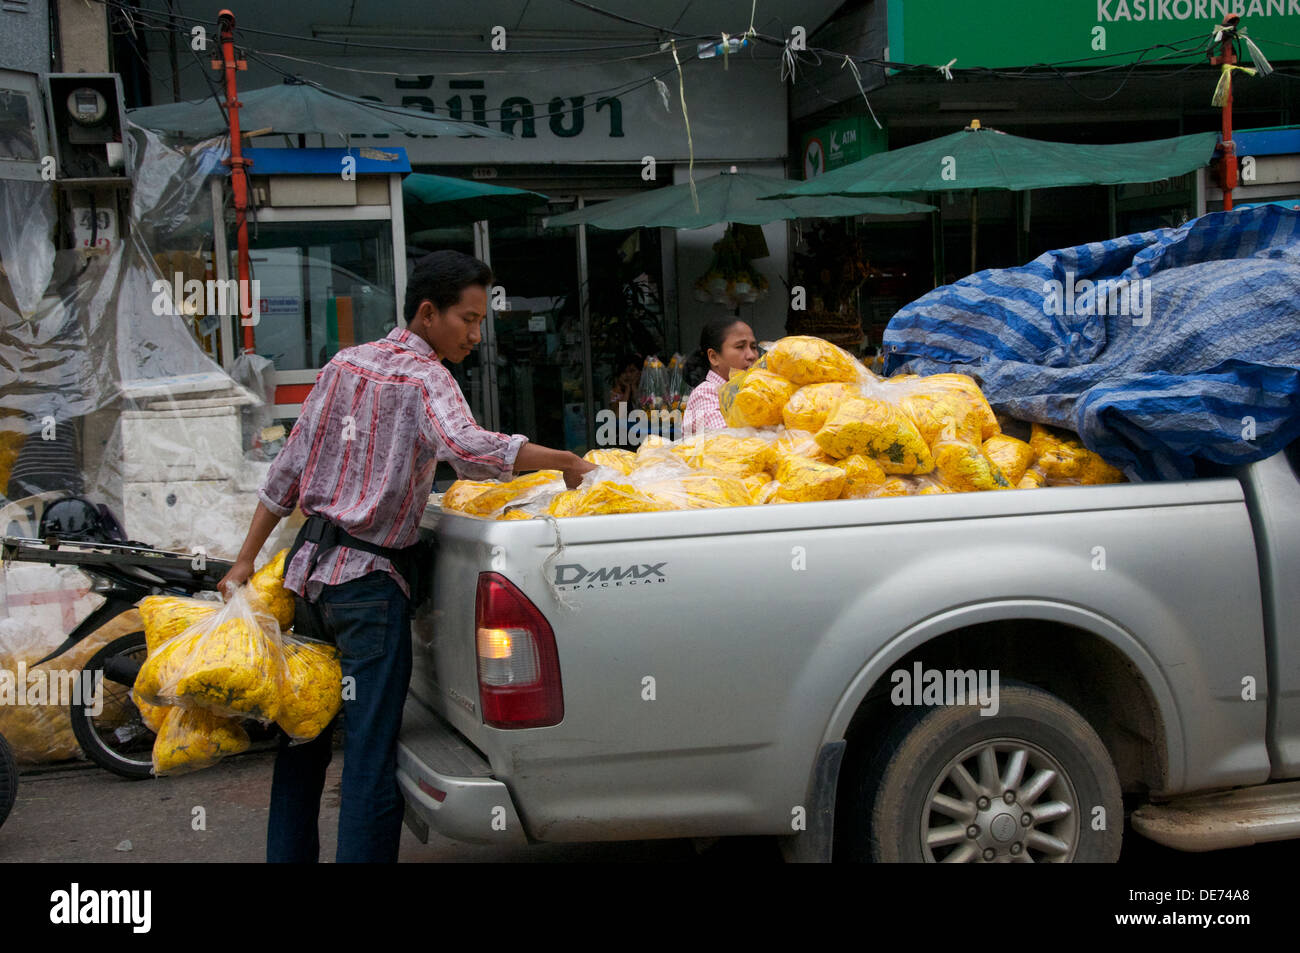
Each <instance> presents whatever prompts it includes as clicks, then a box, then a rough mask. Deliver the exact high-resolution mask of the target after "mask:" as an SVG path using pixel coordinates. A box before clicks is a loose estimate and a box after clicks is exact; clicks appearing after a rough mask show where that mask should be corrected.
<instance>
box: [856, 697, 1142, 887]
mask: <svg viewBox="0 0 1300 953" xmlns="http://www.w3.org/2000/svg"><path fill="white" fill-rule="evenodd" d="M998 702H999V704H998V709H997V714H995V715H981V713H980V711H981V710H980V709H979V708H978V707H974V706H969V705H961V706H955V705H954V706H946V707H924V708H916V709H912V710H910V711H909V712H908V713H907V714H905V715H903V716H902V717H901V718H899V720H898V721H897V722H896V723H895V724H894V725H893V727H892V728H891V730H890V731H888V732H887V734H886V737H885V738H884V740H883V742H882V744H881V745H880V747H879V748H878V749H877V751H876V753H875V755H874V756H873V757H872V758H871V759H870V762H869V764H867V766H866V769H865V770H864V771H862V773H861V774H860V776H859V778H858V780H857V782H856V786H857V803H856V804H854V805H853V806H852V808H851V809H856V810H857V811H858V812H860V813H859V815H858V818H857V820H858V821H859V823H857V824H855V825H853V830H852V833H851V834H850V837H849V843H848V844H847V845H846V846H848V847H849V850H850V853H851V854H852V855H853V856H854V859H857V860H870V861H874V862H885V863H888V862H904V863H1090V862H1091V863H1111V862H1114V861H1115V860H1116V859H1118V857H1119V851H1120V843H1121V840H1122V838H1123V828H1124V814H1123V805H1122V802H1121V800H1120V787H1119V779H1118V777H1117V776H1116V774H1115V766H1114V765H1113V764H1112V762H1111V759H1110V755H1109V753H1108V752H1107V751H1106V747H1105V745H1103V744H1102V742H1101V739H1100V738H1099V737H1098V736H1097V733H1096V732H1095V731H1094V730H1093V728H1092V726H1091V725H1089V724H1088V722H1087V721H1085V720H1084V719H1083V717H1082V716H1080V715H1079V713H1078V712H1077V711H1075V710H1074V709H1073V708H1071V707H1070V706H1069V705H1067V704H1065V702H1063V701H1061V700H1060V699H1059V698H1057V697H1056V696H1054V695H1051V694H1049V693H1048V692H1045V691H1043V690H1042V689H1039V688H1034V687H1032V686H1029V685H1023V684H1005V685H1003V686H1002V688H1001V691H1000V692H999V698H998ZM863 821H865V822H866V823H861V822H863Z"/></svg>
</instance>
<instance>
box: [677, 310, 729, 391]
mask: <svg viewBox="0 0 1300 953" xmlns="http://www.w3.org/2000/svg"><path fill="white" fill-rule="evenodd" d="M742 323H744V322H742V321H741V320H740V318H738V317H736V316H735V315H730V316H728V317H725V318H714V319H713V320H712V321H709V322H708V323H706V324H705V325H704V327H702V328H701V329H700V349H699V350H698V351H696V352H695V353H694V354H692V355H691V356H690V357H689V358H687V359H686V366H685V367H684V368H682V377H683V378H684V379H685V381H686V386H687V387H698V386H699V385H700V384H701V383H702V382H703V381H704V378H706V377H708V376H709V371H710V370H711V369H712V367H711V366H710V364H709V350H710V349H712V350H714V351H721V350H722V344H723V342H724V341H726V340H727V332H728V331H730V330H731V329H732V328H734V327H735V326H736V325H737V324H742Z"/></svg>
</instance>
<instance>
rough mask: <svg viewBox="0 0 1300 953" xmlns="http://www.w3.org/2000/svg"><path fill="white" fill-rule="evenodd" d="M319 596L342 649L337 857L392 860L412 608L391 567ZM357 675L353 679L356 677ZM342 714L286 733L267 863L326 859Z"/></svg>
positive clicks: (330, 635)
mask: <svg viewBox="0 0 1300 953" xmlns="http://www.w3.org/2000/svg"><path fill="white" fill-rule="evenodd" d="M316 605H317V606H318V607H319V608H320V610H321V616H322V617H323V621H324V623H325V629H326V631H325V632H323V633H321V636H322V637H323V638H325V639H328V640H332V641H333V642H334V643H335V644H336V645H337V646H338V647H339V650H340V653H341V655H342V658H341V663H342V667H343V717H344V738H343V797H342V804H341V805H340V807H339V842H338V853H337V854H336V855H335V860H336V861H337V862H338V863H348V862H361V863H394V862H396V860H397V846H398V842H399V841H400V839H401V836H402V814H403V810H404V802H403V800H402V793H401V790H400V789H399V788H398V786H397V733H398V730H399V729H400V728H401V725H402V706H403V705H404V704H405V702H406V690H407V687H408V686H409V684H410V681H411V610H410V602H409V600H408V599H407V597H406V595H405V594H404V593H403V592H402V590H401V588H400V587H399V586H398V585H397V583H396V582H394V581H393V578H392V577H391V576H389V575H388V573H386V572H372V573H370V574H368V575H366V576H363V577H362V578H360V579H354V580H352V581H351V582H345V583H343V584H341V585H338V586H326V587H325V588H324V589H322V590H321V594H320V599H319V600H318V601H317V603H316ZM349 679H351V680H352V681H351V683H349ZM336 722H337V719H335V722H331V723H330V725H329V726H328V727H327V728H326V729H325V730H324V731H322V732H321V733H320V735H319V736H317V737H316V738H315V739H314V740H313V741H309V742H306V743H305V744H299V745H290V744H289V741H288V738H287V736H281V739H280V750H279V752H278V753H277V755H276V759H275V773H274V776H273V778H272V781H271V812H270V817H269V818H268V821H267V830H266V859H267V861H268V862H270V863H315V862H317V861H319V860H320V835H319V831H318V821H319V816H320V799H321V792H322V791H323V789H324V787H325V769H326V768H327V767H328V766H329V763H330V758H331V757H332V755H333V744H332V739H333V735H334V727H335V723H336Z"/></svg>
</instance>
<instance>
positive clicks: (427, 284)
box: [406, 251, 492, 322]
mask: <svg viewBox="0 0 1300 953" xmlns="http://www.w3.org/2000/svg"><path fill="white" fill-rule="evenodd" d="M470 285H482V286H483V287H484V288H487V287H490V286H491V285H492V269H491V268H489V267H488V266H487V265H486V264H485V263H484V262H481V261H479V260H478V259H477V258H475V257H474V256H473V255H466V254H464V253H463V252H458V251H436V252H433V253H432V254H429V255H425V256H424V257H423V258H421V259H420V260H419V261H417V262H416V263H415V268H414V269H412V271H411V274H410V277H409V278H408V279H407V282H406V320H407V321H408V322H409V321H414V320H415V312H417V311H419V310H420V303H421V302H423V301H431V302H433V306H434V307H435V308H437V309H438V310H439V311H442V310H443V309H444V308H450V307H451V306H452V305H453V304H455V303H456V302H457V301H459V300H460V294H461V292H462V291H464V290H465V289H466V288H468V287H469V286H470Z"/></svg>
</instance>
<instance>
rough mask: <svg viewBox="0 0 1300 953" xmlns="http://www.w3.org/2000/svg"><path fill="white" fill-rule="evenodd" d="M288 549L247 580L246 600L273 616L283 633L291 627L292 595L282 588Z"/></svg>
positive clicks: (279, 553) (280, 552)
mask: <svg viewBox="0 0 1300 953" xmlns="http://www.w3.org/2000/svg"><path fill="white" fill-rule="evenodd" d="M288 555H289V549H288V547H285V548H284V549H282V550H280V551H279V552H278V553H276V554H275V555H274V556H272V557H271V559H270V560H269V561H268V562H267V563H266V564H265V565H264V566H262V568H261V569H259V570H257V571H256V572H255V573H253V575H252V576H250V577H249V579H248V598H249V600H251V601H252V603H253V605H254V607H255V608H258V609H260V610H262V611H264V612H268V613H270V614H271V615H273V616H275V621H276V623H277V624H278V625H279V626H280V629H281V630H282V631H283V630H285V629H288V628H289V627H290V626H291V625H293V611H294V602H293V593H292V592H290V591H289V590H288V589H286V588H284V570H285V560H286V558H287V557H288Z"/></svg>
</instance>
